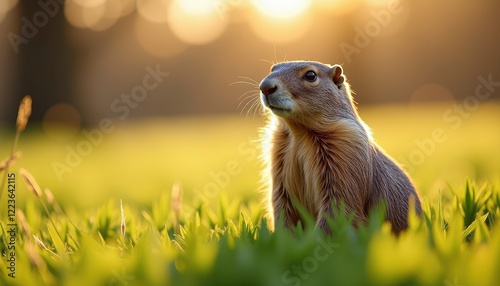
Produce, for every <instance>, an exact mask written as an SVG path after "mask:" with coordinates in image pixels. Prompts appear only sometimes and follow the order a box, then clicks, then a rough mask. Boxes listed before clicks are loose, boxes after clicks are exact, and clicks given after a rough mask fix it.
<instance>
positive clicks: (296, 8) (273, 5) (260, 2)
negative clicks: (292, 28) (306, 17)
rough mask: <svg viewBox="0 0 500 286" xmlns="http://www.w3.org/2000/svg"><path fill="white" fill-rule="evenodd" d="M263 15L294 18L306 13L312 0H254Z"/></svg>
mask: <svg viewBox="0 0 500 286" xmlns="http://www.w3.org/2000/svg"><path fill="white" fill-rule="evenodd" d="M252 2H253V3H254V5H255V7H257V9H258V10H260V12H262V13H263V14H265V15H267V16H269V17H272V18H281V19H282V18H292V17H296V16H298V15H300V14H303V13H305V12H306V11H307V10H308V8H309V7H310V6H311V2H312V1H311V0H271V1H270V0H252Z"/></svg>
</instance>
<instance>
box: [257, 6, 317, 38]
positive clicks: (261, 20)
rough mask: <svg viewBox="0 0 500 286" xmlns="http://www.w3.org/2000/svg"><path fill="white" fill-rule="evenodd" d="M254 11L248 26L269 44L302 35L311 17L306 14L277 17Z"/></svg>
mask: <svg viewBox="0 0 500 286" xmlns="http://www.w3.org/2000/svg"><path fill="white" fill-rule="evenodd" d="M256 12H257V13H255V15H253V16H252V17H250V27H251V28H252V30H253V31H254V32H255V34H257V36H259V38H261V39H263V40H265V41H267V42H269V43H271V44H280V43H289V42H293V41H296V40H298V39H300V38H302V37H303V36H304V34H305V33H306V32H307V31H308V30H309V28H310V25H311V19H310V17H309V15H307V14H303V15H300V17H299V16H297V17H293V18H283V19H278V18H273V17H269V16H267V15H264V14H262V13H258V11H256Z"/></svg>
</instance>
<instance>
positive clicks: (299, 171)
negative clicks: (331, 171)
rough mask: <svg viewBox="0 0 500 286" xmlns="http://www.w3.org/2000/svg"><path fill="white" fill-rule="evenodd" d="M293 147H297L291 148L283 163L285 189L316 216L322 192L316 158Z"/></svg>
mask: <svg viewBox="0 0 500 286" xmlns="http://www.w3.org/2000/svg"><path fill="white" fill-rule="evenodd" d="M293 147H297V146H292V148H290V150H289V153H288V154H287V156H285V160H284V162H283V167H284V168H283V179H284V189H285V190H286V191H287V192H288V193H289V195H290V196H291V197H293V198H295V199H297V200H298V201H299V202H300V204H301V205H302V206H304V207H306V209H307V210H308V211H309V212H310V213H311V214H313V215H314V216H315V215H316V213H317V210H318V205H317V204H318V198H319V194H318V192H319V191H320V190H318V180H319V174H318V173H317V170H316V168H315V167H314V166H315V162H314V158H313V156H311V155H312V154H310V152H307V150H304V149H303V148H302V149H301V148H293Z"/></svg>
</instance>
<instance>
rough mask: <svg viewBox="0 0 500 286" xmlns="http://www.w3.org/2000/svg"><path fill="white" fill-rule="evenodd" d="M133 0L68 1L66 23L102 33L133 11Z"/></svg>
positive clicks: (65, 8)
mask: <svg viewBox="0 0 500 286" xmlns="http://www.w3.org/2000/svg"><path fill="white" fill-rule="evenodd" d="M133 1H134V0H124V1H122V0H89V1H84V0H68V1H66V2H65V5H64V13H65V16H66V19H67V20H68V22H69V23H70V24H71V25H73V26H75V27H77V28H83V29H91V30H94V31H104V30H107V29H109V28H110V27H112V26H113V25H114V24H115V23H116V22H117V20H118V19H119V18H121V17H123V16H125V15H128V14H130V13H131V12H132V11H133V10H134V2H133Z"/></svg>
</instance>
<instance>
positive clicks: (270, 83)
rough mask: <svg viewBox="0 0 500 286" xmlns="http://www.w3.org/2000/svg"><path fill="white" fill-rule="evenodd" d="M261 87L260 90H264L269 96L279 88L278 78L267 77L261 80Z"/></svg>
mask: <svg viewBox="0 0 500 286" xmlns="http://www.w3.org/2000/svg"><path fill="white" fill-rule="evenodd" d="M259 88H260V91H262V93H263V94H264V95H265V96H266V97H267V96H269V95H271V94H273V93H274V92H275V91H276V90H277V89H278V85H277V84H276V80H274V79H270V78H265V79H264V80H262V81H261V82H260V85H259Z"/></svg>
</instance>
